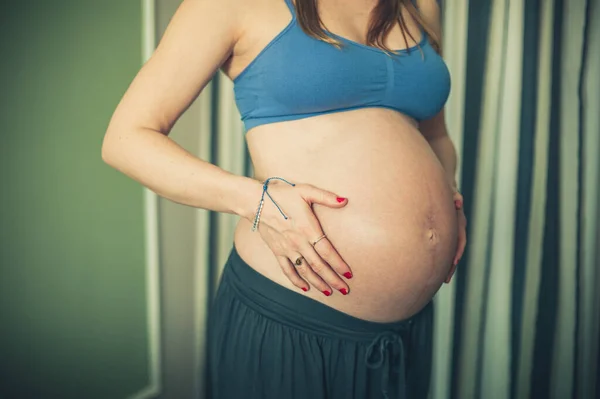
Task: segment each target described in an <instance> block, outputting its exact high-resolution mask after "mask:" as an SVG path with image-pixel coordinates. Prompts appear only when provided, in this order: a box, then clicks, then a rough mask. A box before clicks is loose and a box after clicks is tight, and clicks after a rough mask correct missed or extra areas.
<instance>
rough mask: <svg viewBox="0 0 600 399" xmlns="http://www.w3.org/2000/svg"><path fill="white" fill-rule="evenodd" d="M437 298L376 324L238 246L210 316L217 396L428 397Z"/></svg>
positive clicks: (213, 398) (211, 372) (211, 376)
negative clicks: (298, 287)
mask: <svg viewBox="0 0 600 399" xmlns="http://www.w3.org/2000/svg"><path fill="white" fill-rule="evenodd" d="M432 326H433V300H432V301H430V302H429V303H428V304H427V305H426V306H425V307H423V308H422V309H421V310H420V311H419V312H418V313H416V314H414V315H413V316H411V317H409V318H407V319H404V320H400V321H397V322H392V323H377V322H371V321H367V320H364V319H359V318H356V317H354V316H350V315H348V314H346V313H343V312H340V311H338V310H335V309H333V308H331V307H329V306H327V305H324V304H322V303H320V302H317V301H315V300H313V299H311V298H309V297H307V296H304V295H303V294H301V293H300V292H295V291H292V290H289V289H288V288H285V287H283V286H281V285H279V284H277V283H275V282H273V281H271V280H270V279H268V278H266V277H265V276H263V275H262V274H260V273H258V272H257V271H255V270H254V269H252V268H251V267H250V266H249V265H248V264H247V263H246V262H245V261H244V260H243V259H242V258H241V257H240V256H239V254H238V253H237V251H236V249H235V245H234V246H233V247H232V249H231V253H230V255H229V257H228V259H227V262H226V264H225V269H224V271H223V276H222V278H221V282H220V284H219V288H218V290H217V293H216V296H215V299H214V301H213V303H212V305H211V308H210V311H209V316H208V335H207V356H208V362H207V367H208V381H207V384H208V387H207V389H208V393H209V398H210V399H238V398H239V399H242V398H244V399H378V398H382V399H392V398H401V399H404V398H410V399H425V398H427V394H428V391H429V381H430V375H431V361H432V339H433V335H432Z"/></svg>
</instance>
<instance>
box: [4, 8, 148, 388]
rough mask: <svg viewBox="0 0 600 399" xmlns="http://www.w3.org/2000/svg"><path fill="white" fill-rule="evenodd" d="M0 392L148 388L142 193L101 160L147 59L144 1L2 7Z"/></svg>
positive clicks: (135, 184)
mask: <svg viewBox="0 0 600 399" xmlns="http://www.w3.org/2000/svg"><path fill="white" fill-rule="evenodd" d="M0 50H1V52H0V57H1V58H0V59H1V64H0V74H1V75H0V76H1V78H2V85H1V88H2V90H1V93H0V99H1V107H0V121H1V129H2V131H1V133H0V134H1V136H0V137H1V141H0V176H1V185H0V267H1V269H0V338H1V339H0V397H1V398H61V399H66V398H86V399H93V398H125V397H127V396H129V395H131V394H133V393H135V392H138V391H140V390H141V389H143V388H144V387H146V386H147V385H148V379H149V375H148V355H147V346H148V332H147V328H146V303H145V302H146V300H145V295H146V294H145V269H144V267H145V266H144V262H145V257H144V241H143V238H144V220H143V189H142V186H141V185H139V184H138V183H136V182H134V181H132V180H131V179H129V178H127V177H125V176H124V175H122V174H120V173H119V172H117V171H115V170H113V169H112V168H110V167H109V166H108V165H106V164H104V163H103V161H102V160H101V155H100V153H101V151H100V150H101V143H102V138H103V135H104V132H105V130H106V126H107V124H108V121H109V118H110V116H111V114H112V112H113V110H114V108H115V107H116V105H117V103H118V101H119V99H120V97H121V96H122V94H123V92H124V91H125V90H126V88H127V86H128V84H129V82H130V81H131V79H133V77H134V75H135V73H136V72H137V70H138V69H139V68H140V65H141V2H140V1H123V0H102V1H97V0H96V1H89V0H78V1H67V0H52V1H48V0H35V1H13V2H3V4H2V6H1V9H0Z"/></svg>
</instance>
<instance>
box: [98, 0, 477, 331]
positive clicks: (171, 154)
mask: <svg viewBox="0 0 600 399" xmlns="http://www.w3.org/2000/svg"><path fill="white" fill-rule="evenodd" d="M374 4H375V2H374V1H373V0H368V1H367V0H353V1H344V2H341V1H340V0H323V1H320V2H319V7H320V8H319V12H320V13H321V18H322V20H323V22H324V24H325V25H326V26H327V27H328V28H329V29H330V30H331V31H332V32H334V33H336V34H338V35H341V36H344V37H346V38H348V39H351V40H354V41H356V42H361V43H364V39H363V38H364V37H365V36H366V27H367V21H368V13H369V11H370V9H371V8H372V7H373V6H374ZM419 8H420V9H421V11H422V13H423V14H424V15H426V16H427V18H426V19H430V20H431V23H432V24H433V25H435V26H436V27H437V28H438V29H439V10H438V9H437V5H436V2H435V0H422V1H421V2H420V3H419ZM290 18H291V16H290V14H289V10H288V9H287V7H286V5H285V3H284V2H283V0H252V1H241V0H224V1H223V2H212V1H208V0H184V1H183V2H182V4H181V6H180V7H179V9H178V11H177V12H176V14H175V15H174V17H173V19H172V21H171V23H170V25H169V27H168V29H167V31H166V32H165V35H164V36H163V38H162V40H161V42H160V44H159V47H158V48H157V50H156V52H155V54H154V55H153V56H152V58H151V59H150V60H149V61H148V63H146V65H144V67H143V68H142V69H141V70H140V72H139V73H138V75H137V76H136V78H135V79H134V81H133V82H132V84H131V86H130V87H129V89H128V90H127V92H126V93H125V95H124V97H123V99H122V100H121V102H120V103H119V106H118V107H117V109H116V111H115V114H114V115H113V118H112V119H111V123H110V125H109V128H108V130H107V133H106V136H105V140H104V144H103V159H104V160H105V161H106V162H107V163H109V164H110V165H112V166H113V167H115V168H117V169H119V170H121V171H122V172H123V173H125V174H127V175H129V176H130V177H132V178H134V179H136V180H138V181H140V182H141V183H142V184H144V185H146V186H147V187H149V188H150V189H152V190H154V191H155V192H157V193H158V194H159V195H161V196H163V197H166V198H169V199H171V200H173V201H175V202H179V203H182V204H186V205H190V206H195V207H199V208H204V209H211V210H215V211H218V212H228V213H234V214H238V215H240V216H241V218H240V221H239V224H238V226H237V228H236V231H235V246H236V248H237V250H238V252H239V253H240V256H241V257H242V258H243V259H244V260H245V261H246V262H247V263H248V264H249V265H250V266H251V267H253V268H254V269H255V270H257V271H258V272H260V273H262V274H263V275H265V276H266V277H268V278H270V279H272V280H273V281H275V282H277V283H279V284H281V285H283V286H285V287H288V288H289V289H291V290H295V291H297V292H299V293H300V294H302V295H308V296H310V297H312V298H313V299H315V300H317V301H321V302H323V303H325V304H327V305H328V306H331V307H333V308H336V309H339V310H340V311H343V312H345V313H348V314H351V315H353V316H356V317H360V318H363V319H367V320H371V321H380V322H386V321H392V320H399V319H403V318H406V317H409V316H410V315H412V314H414V313H416V312H417V311H418V310H420V309H421V308H422V307H423V306H424V305H425V304H426V303H427V302H429V300H430V299H431V298H432V297H433V296H434V295H435V293H436V292H437V291H438V289H439V287H440V286H441V284H442V283H443V282H444V281H446V282H448V281H449V277H451V275H452V273H453V272H454V268H455V264H456V262H457V261H458V259H460V257H461V256H462V251H463V249H464V244H465V242H466V239H465V237H464V225H465V223H466V222H465V221H464V214H463V213H462V211H461V210H459V211H458V212H457V210H456V209H455V208H456V206H455V202H454V200H455V199H457V198H458V199H460V200H462V198H460V195H459V194H456V193H455V192H454V191H455V182H454V171H455V166H456V155H455V152H454V147H453V145H452V143H451V141H450V139H449V138H448V135H447V133H446V130H445V123H444V118H443V112H440V114H439V115H437V116H436V117H434V118H432V119H431V120H428V121H424V122H422V123H421V124H420V125H418V124H417V123H416V121H414V120H413V119H411V118H409V117H407V116H405V115H403V114H401V113H398V112H396V111H393V110H389V109H383V108H364V109H359V110H354V111H347V112H339V113H333V114H326V115H319V116H316V117H311V118H304V119H300V120H295V121H286V122H280V123H273V124H267V125H261V126H257V127H255V128H253V129H251V130H250V131H249V132H247V135H246V139H247V143H248V148H249V151H250V155H251V158H252V162H253V165H254V170H255V176H254V179H250V178H246V177H242V176H235V175H231V174H229V173H228V172H225V171H223V170H222V169H220V168H218V167H216V166H214V165H211V164H208V163H207V162H204V161H202V160H200V159H198V158H195V157H193V156H192V155H191V154H189V153H187V152H186V151H185V150H183V149H182V148H181V147H180V146H178V145H177V144H176V143H174V142H173V141H172V140H171V139H170V138H169V137H168V134H169V132H170V130H171V128H172V126H173V125H174V124H175V122H176V120H177V119H178V118H179V116H180V115H181V114H182V113H183V112H184V111H185V110H186V109H187V107H188V106H189V105H190V104H191V102H192V101H193V100H194V99H195V98H196V96H197V95H198V94H199V93H200V91H201V90H202V89H203V88H204V86H205V85H206V83H207V82H208V81H209V80H210V78H211V77H212V75H213V74H214V73H215V72H216V71H217V69H219V68H222V70H223V72H225V73H226V74H227V75H228V76H229V77H230V78H231V79H235V77H236V76H237V75H238V74H239V73H241V71H243V70H244V69H245V68H246V67H247V66H248V65H249V64H250V62H251V61H252V60H253V59H254V57H256V55H257V54H258V53H259V52H260V51H261V49H262V48H263V47H264V46H265V45H267V43H268V42H269V41H270V40H271V39H272V38H273V37H274V36H275V35H276V34H277V33H278V32H279V31H280V30H281V29H283V28H284V27H285V26H286V25H287V23H288V22H289V20H290ZM405 20H406V21H407V24H408V29H409V31H410V32H411V33H412V36H413V37H414V38H415V39H416V41H413V40H410V39H409V43H408V46H409V47H410V46H413V45H415V44H416V42H418V41H419V39H420V33H419V28H418V26H417V24H416V22H414V21H413V20H412V19H411V18H410V16H409V15H408V14H407V13H406V14H405ZM387 40H388V41H387V44H388V45H389V47H391V48H394V49H401V48H405V47H407V45H406V43H404V40H403V38H402V34H401V32H400V29H399V27H398V26H397V27H395V29H394V30H393V31H392V32H391V33H390V35H389V36H388V38H387ZM199 49H201V50H199ZM273 149H276V150H273ZM270 176H281V177H284V178H286V179H287V180H289V181H292V182H294V183H299V184H300V185H301V184H302V183H306V184H308V185H311V186H310V187H312V189H313V190H314V192H313V191H310V190H309V187H302V186H299V187H298V188H297V192H298V194H301V195H302V197H303V198H307V195H308V193H309V192H312V193H313V194H315V195H314V197H315V198H317V197H318V198H319V199H320V200H316V199H315V201H310V202H314V203H313V204H312V206H311V209H312V211H313V212H314V216H316V218H317V219H318V225H317V223H316V220H315V221H313V225H314V226H313V227H314V228H312V229H310V230H308V229H304V230H303V234H304V235H303V239H304V241H305V243H304V244H303V245H304V246H306V245H308V247H310V244H307V243H308V242H309V241H310V240H312V239H316V238H317V237H318V236H319V235H320V233H321V232H325V233H326V234H327V238H326V239H324V240H322V241H320V242H319V243H317V244H316V245H315V247H314V251H316V254H317V255H319V256H321V257H322V259H330V261H329V264H327V265H326V266H327V267H326V270H322V271H320V272H319V273H314V272H313V271H312V270H311V269H307V270H306V271H303V270H302V268H298V269H296V268H294V267H293V266H292V265H291V261H290V260H289V258H287V257H285V256H277V255H278V254H275V253H274V252H273V249H274V248H275V244H274V243H275V242H277V243H284V244H281V246H283V247H285V248H280V250H281V252H280V254H279V255H281V254H284V253H285V254H286V255H287V254H289V255H290V256H293V251H292V248H293V247H292V244H290V241H285V240H283V239H282V238H281V237H283V235H284V234H283V233H284V232H285V228H284V227H282V226H283V223H281V222H280V221H276V219H275V218H276V217H281V216H280V215H279V213H278V212H277V211H276V210H275V209H274V206H273V205H272V204H271V202H270V201H269V200H268V199H267V200H266V201H265V208H264V210H263V213H264V215H265V216H264V227H261V231H260V233H258V232H251V225H252V218H253V213H254V211H255V210H256V206H257V204H258V199H259V198H260V193H261V192H262V187H261V184H260V181H263V180H264V179H266V178H267V177H270ZM278 189H279V190H280V191H279V192H280V194H281V196H282V198H283V196H284V190H286V189H284V188H283V187H281V186H280V187H279V188H278ZM278 189H277V188H274V189H273V190H274V192H277V190H278ZM294 189H296V188H294ZM318 189H321V190H324V191H323V192H322V193H321V194H317V190H318ZM325 190H326V191H325ZM285 192H286V193H287V194H286V195H288V194H290V193H291V191H289V190H288V191H285ZM336 195H339V196H343V197H347V198H348V199H347V200H346V201H345V202H343V203H341V204H340V203H336V201H335V196H336ZM457 196H458V197H457ZM298 198H299V197H298ZM292 202H293V201H292V200H291V199H290V200H289V202H287V204H288V208H290V209H291V208H292V206H291V204H292ZM295 204H298V202H295ZM294 215H295V216H297V217H295V218H294V220H300V219H302V220H307V218H308V217H309V216H310V215H309V212H308V211H305V213H304V214H302V217H300V215H301V212H300V211H297V213H295V214H294ZM261 220H263V219H262V218H261ZM261 223H263V222H261ZM276 225H277V227H275V226H276ZM305 225H306V224H305ZM269 226H271V228H270V227H269ZM319 229H320V230H319ZM270 230H272V231H270ZM300 230H302V229H298V231H300ZM289 231H291V230H289ZM298 236H299V235H298ZM294 248H296V249H297V247H294ZM326 248H327V251H326V250H325V249H326ZM319 252H320V253H319ZM325 252H330V253H328V254H327V255H325ZM303 254H304V253H303ZM284 261H285V264H284V263H283V262H284ZM303 267H306V265H303ZM321 269H325V267H323V268H321ZM347 271H351V273H352V274H353V277H352V278H351V279H347V278H344V277H341V276H343V274H344V273H345V272H347ZM308 273H310V275H309V274H308ZM300 288H304V289H307V290H308V291H307V292H306V293H304V292H302V291H301V290H300ZM344 289H345V290H346V291H347V292H348V295H343V294H342V293H340V292H341V291H342V290H344ZM323 291H330V292H333V295H331V296H326V295H324V294H323V293H322V292H323Z"/></svg>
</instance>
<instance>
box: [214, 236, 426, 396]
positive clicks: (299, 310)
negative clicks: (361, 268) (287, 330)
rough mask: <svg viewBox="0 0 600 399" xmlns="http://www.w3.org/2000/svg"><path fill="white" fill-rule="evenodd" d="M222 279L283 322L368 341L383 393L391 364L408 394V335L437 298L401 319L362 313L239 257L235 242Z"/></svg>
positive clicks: (370, 363)
mask: <svg viewBox="0 0 600 399" xmlns="http://www.w3.org/2000/svg"><path fill="white" fill-rule="evenodd" d="M221 283H222V284H223V283H226V284H229V285H230V287H231V288H232V289H233V290H234V291H235V292H236V293H237V295H238V299H239V300H241V301H242V302H244V303H245V304H246V305H247V306H248V307H250V308H252V309H254V310H255V311H257V312H258V313H260V314H262V315H263V316H265V317H269V318H271V319H273V320H275V321H277V322H279V323H283V324H286V325H288V326H291V327H292V328H295V329H298V330H301V331H305V332H307V333H310V334H318V335H321V336H326V337H332V338H343V339H353V340H357V341H365V343H367V342H368V343H369V346H368V348H367V351H366V356H365V364H366V366H367V367H368V368H371V369H382V370H381V392H382V394H383V397H384V398H386V399H389V398H390V396H389V382H390V381H389V371H390V369H391V370H393V371H394V372H395V373H397V374H398V388H397V392H398V398H401V399H404V398H406V397H407V396H406V395H407V391H406V389H407V388H406V348H405V343H404V339H405V338H406V337H409V336H410V332H411V328H410V327H411V326H412V324H413V323H414V321H415V320H416V319H417V317H419V316H420V315H421V314H422V313H424V312H427V311H429V310H430V307H431V306H433V300H432V301H430V302H429V303H428V304H427V305H425V307H423V309H421V310H420V311H419V312H417V313H416V314H414V315H412V316H410V317H409V318H406V319H403V320H399V321H396V322H390V323H379V322H373V321H369V320H364V319H360V318H357V317H354V316H351V315H349V314H347V313H344V312H341V311H339V310H336V309H334V308H332V307H329V306H327V305H325V304H323V303H321V302H318V301H315V300H314V299H312V298H309V297H306V296H303V295H302V294H300V293H297V292H294V291H292V290H290V289H288V288H285V287H283V286H281V285H279V284H277V283H275V282H274V281H272V280H270V279H269V278H267V277H265V276H263V275H262V274H260V273H259V272H257V271H256V270H254V269H253V268H252V267H251V266H250V265H249V264H247V263H246V262H245V261H244V260H243V259H242V258H241V257H240V255H239V253H238V252H237V250H236V248H235V244H234V245H233V246H232V249H231V252H230V254H229V257H228V259H227V262H226V264H225V269H224V270H223V276H222V280H221ZM417 353H418V348H417Z"/></svg>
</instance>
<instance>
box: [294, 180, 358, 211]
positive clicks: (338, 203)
mask: <svg viewBox="0 0 600 399" xmlns="http://www.w3.org/2000/svg"><path fill="white" fill-rule="evenodd" d="M296 186H298V185H296ZM299 186H300V188H301V189H302V190H301V191H300V192H301V195H302V198H304V200H305V201H306V202H308V203H309V204H310V205H312V204H321V205H325V206H329V207H334V208H340V207H343V206H345V205H346V204H347V203H348V199H347V198H345V197H343V196H341V195H338V194H336V193H333V192H331V191H327V190H322V189H320V188H317V187H315V186H313V185H312V184H301V185H299Z"/></svg>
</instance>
